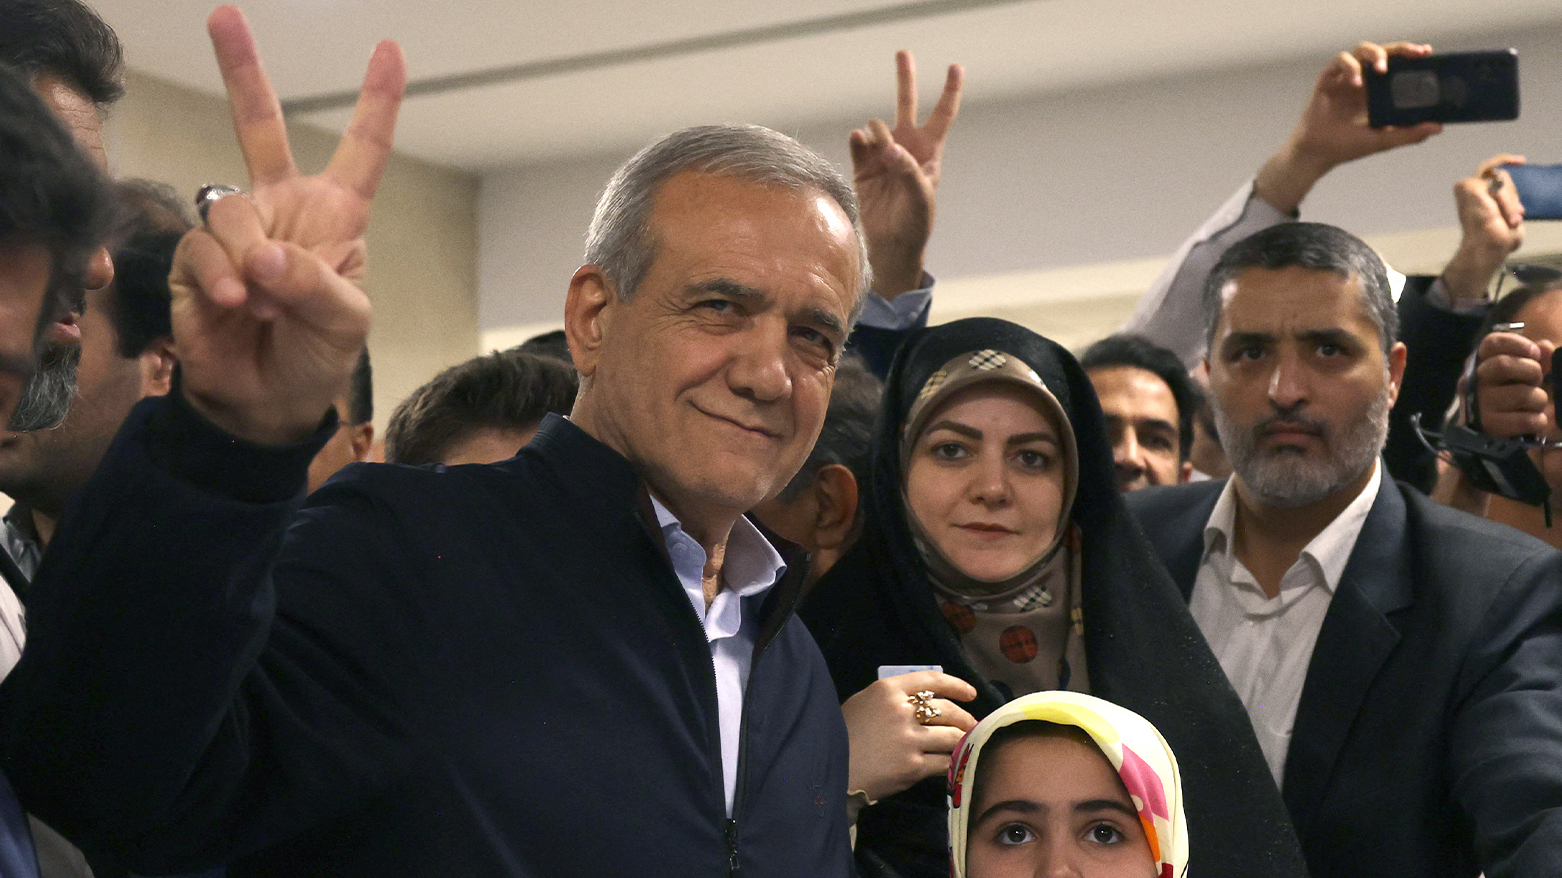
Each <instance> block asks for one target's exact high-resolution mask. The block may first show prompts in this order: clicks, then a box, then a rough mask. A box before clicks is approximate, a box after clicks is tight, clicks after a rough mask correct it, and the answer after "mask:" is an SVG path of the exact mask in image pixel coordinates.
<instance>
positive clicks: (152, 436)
mask: <svg viewBox="0 0 1562 878" xmlns="http://www.w3.org/2000/svg"><path fill="white" fill-rule="evenodd" d="M208 30H209V31H210V33H211V36H212V39H213V44H214V47H215V48H216V50H217V57H218V62H219V67H220V69H221V70H222V72H223V77H224V82H225V84H226V85H227V86H228V90H229V97H230V102H231V104H232V108H233V110H234V118H235V122H236V126H235V127H236V132H237V134H238V137H239V141H240V145H241V147H242V151H243V153H244V156H245V159H246V164H247V166H248V167H249V170H250V176H251V182H252V186H251V189H250V191H249V193H248V194H247V197H242V196H241V195H240V194H239V193H237V192H234V191H231V190H217V191H218V192H222V191H227V194H225V195H220V196H219V197H210V196H211V195H212V193H211V192H208V197H207V198H206V204H207V208H208V210H207V213H206V215H205V217H204V219H205V222H204V223H203V224H202V226H201V227H199V228H198V229H196V230H195V231H192V232H191V233H190V234H188V235H186V236H185V237H184V238H183V240H182V242H181V244H180V247H179V250H178V251H177V253H176V254H175V259H174V269H173V273H172V275H171V287H172V290H173V304H172V310H171V313H172V325H173V334H174V341H175V348H176V351H177V353H178V357H179V363H180V380H179V386H178V387H177V388H176V389H175V391H174V392H172V393H170V394H168V395H167V396H164V397H160V398H156V399H150V400H146V401H144V402H142V403H141V404H139V405H138V407H137V408H136V409H135V410H133V411H132V413H131V415H130V417H129V418H128V419H127V421H126V424H125V427H124V428H123V430H122V431H121V433H120V434H119V436H118V437H117V439H116V441H115V443H114V445H113V446H111V448H110V450H109V452H108V454H107V455H106V456H105V458H104V460H103V462H102V464H101V465H100V467H99V470H98V472H97V473H96V474H95V475H94V477H93V480H92V482H91V483H90V484H89V486H88V488H87V490H85V491H84V492H83V493H82V495H81V497H82V501H81V502H80V503H78V504H75V505H73V506H72V508H71V509H70V511H69V512H68V513H67V515H66V517H65V520H64V521H63V522H62V524H61V527H60V529H59V532H58V534H57V536H56V540H55V543H54V545H53V546H52V547H51V550H50V553H49V555H48V556H47V557H46V558H45V559H44V563H43V565H42V567H41V568H40V570H39V575H38V585H37V588H36V591H37V592H38V603H37V604H36V605H35V606H34V607H31V608H30V611H31V616H30V618H29V626H30V628H29V642H28V647H27V650H26V652H25V653H24V654H23V656H22V659H21V662H20V663H19V664H18V665H17V667H16V668H15V670H13V672H12V675H11V678H10V679H9V680H8V681H7V682H6V684H5V686H4V687H0V725H3V733H0V760H3V763H4V765H5V767H6V769H7V770H8V771H9V772H10V773H11V776H12V779H13V780H14V782H15V784H16V786H17V788H18V790H20V791H22V794H23V796H24V801H26V802H27V803H28V804H29V805H30V806H32V807H34V808H35V809H36V810H37V812H38V813H39V814H41V815H43V816H44V817H46V818H48V819H51V820H54V821H55V822H56V823H57V824H58V825H59V826H60V827H61V828H62V829H63V830H64V831H65V832H66V834H67V835H68V836H70V837H72V838H73V839H75V840H77V841H78V842H79V843H80V844H81V845H82V847H83V848H84V849H85V850H88V851H89V852H94V853H102V854H103V855H105V857H106V858H109V859H113V860H115V861H117V862H118V863H119V864H121V865H124V866H126V867H129V868H132V869H134V870H135V871H137V872H140V873H142V874H160V873H161V872H167V871H179V870H189V869H196V868H205V867H208V866H211V865H215V864H218V863H228V864H229V865H230V868H231V870H232V871H233V872H234V873H235V874H245V875H290V876H291V875H333V876H344V878H345V876H354V875H363V876H369V875H374V876H381V875H407V876H414V875H426V876H441V878H443V876H448V875H472V876H479V875H504V876H525V875H536V876H554V875H625V874H634V873H635V872H636V871H637V870H638V871H645V870H646V869H650V870H651V871H652V872H654V873H656V874H669V875H685V874H687V875H716V874H731V875H737V874H740V873H741V874H742V875H745V876H750V878H760V876H766V875H776V876H781V875H787V876H791V875H810V876H813V875H818V876H845V875H847V874H848V872H849V871H850V843H849V838H848V834H847V826H846V779H847V776H846V730H845V725H844V722H843V720H842V716H841V712H840V706H839V702H838V701H837V699H836V697H835V687H834V685H833V684H832V683H831V681H830V678H829V674H828V671H827V669H826V668H825V666H824V662H823V658H822V657H821V656H820V655H819V652H818V648H817V647H816V646H815V645H814V644H813V641H812V638H811V637H810V636H809V635H808V632H807V631H806V629H804V628H803V627H802V623H801V622H800V621H798V620H796V619H795V618H793V616H792V613H791V608H792V605H793V604H794V603H795V601H796V595H797V591H798V589H799V588H800V585H801V579H802V577H803V574H804V568H805V566H806V565H805V564H804V563H802V559H801V558H799V557H798V556H797V555H795V554H792V553H790V552H789V553H788V555H789V557H783V556H782V555H781V554H780V552H779V551H778V550H777V549H776V548H775V547H773V546H772V545H771V544H770V543H769V542H768V541H766V539H765V538H764V536H763V535H762V534H761V533H760V532H759V530H758V529H757V528H756V527H755V526H754V525H753V524H752V523H751V522H750V521H749V520H748V519H747V518H745V517H744V513H745V512H746V511H747V510H749V509H751V508H752V507H753V506H754V505H755V504H757V503H758V502H759V501H760V500H762V499H763V498H764V497H766V496H769V495H771V494H774V493H776V492H779V491H780V490H781V488H782V487H783V486H784V485H785V484H786V482H787V480H788V479H790V478H791V477H792V475H793V474H794V473H795V472H796V471H797V470H798V469H799V468H800V466H801V465H802V463H803V461H804V459H805V458H806V457H807V455H808V450H809V448H810V447H811V446H812V444H813V442H814V440H815V438H816V437H817V436H818V433H819V430H820V427H821V424H822V422H823V419H824V413H825V409H826V406H827V404H828V401H829V397H830V389H831V387H832V384H833V381H834V374H835V368H836V363H837V359H838V357H839V355H840V351H841V349H842V347H843V345H844V343H845V340H846V336H847V334H848V333H849V331H850V328H851V325H852V323H853V322H854V321H855V319H856V317H857V316H858V313H859V311H860V309H861V303H862V300H863V297H864V296H865V294H866V291H867V289H868V287H869V269H868V259H867V255H866V252H865V247H864V246H863V237H862V233H861V231H860V225H859V224H858V219H857V210H856V199H855V197H853V195H852V192H851V187H850V184H849V183H848V182H847V181H846V180H845V179H844V178H842V177H841V176H840V174H839V172H838V171H836V170H835V169H834V168H833V167H831V166H830V165H829V164H828V163H826V162H825V161H823V160H822V159H821V158H819V157H818V156H817V155H815V154H813V153H811V152H809V151H808V150H806V149H805V148H804V147H802V146H801V145H800V144H797V143H796V142H795V141H792V140H791V139H789V138H786V137H785V136H784V135H780V134H777V133H775V132H773V131H768V130H766V129H760V128H753V127H743V126H736V127H735V126H709V127H701V128H693V129H685V130H684V131H681V132H676V133H674V134H671V135H668V136H667V137H665V138H663V139H661V140H659V141H657V142H656V143H654V144H652V145H651V146H649V147H647V148H646V149H645V150H643V151H641V152H640V153H639V154H637V155H636V157H635V158H633V159H631V160H630V161H629V162H628V163H626V164H625V165H624V167H623V168H621V169H620V171H619V173H618V174H616V175H615V176H614V178H613V179H612V180H611V181H610V182H609V184H608V187H607V189H606V190H605V192H604V195H603V197H602V200H601V201H600V202H599V208H598V211H597V214H596V216H595V217H594V219H593V222H592V225H591V227H590V230H589V232H588V235H587V248H586V259H585V262H586V264H585V265H583V266H582V267H581V268H580V269H579V270H577V271H576V272H575V274H574V276H573V277H572V278H571V279H570V281H569V285H568V293H567V295H566V297H565V302H564V315H565V327H566V332H567V335H568V339H569V348H570V352H571V354H572V355H573V358H574V362H575V365H576V368H577V370H578V371H579V373H580V375H581V382H580V391H579V394H578V396H577V397H576V400H575V405H574V407H573V409H572V410H571V414H570V417H569V419H568V420H566V419H564V418H561V417H558V416H552V417H549V418H548V419H547V420H546V421H544V423H543V424H542V426H541V428H540V429H539V432H538V435H537V438H536V439H535V440H534V441H533V442H532V443H530V444H529V445H528V446H527V447H526V449H525V450H523V451H522V452H521V454H520V455H518V456H517V457H516V458H513V459H512V460H510V461H507V462H505V463H502V464H498V465H494V466H470V467H452V468H449V469H443V468H435V469H418V468H411V467H398V466H358V467H349V468H347V470H346V471H344V472H343V473H342V474H341V475H339V476H338V477H336V478H335V479H333V480H331V481H330V482H329V483H328V484H327V485H326V486H324V487H323V488H322V489H321V490H319V491H317V492H315V493H314V494H313V495H311V496H310V497H309V499H308V500H307V501H305V505H304V506H303V508H302V509H299V508H298V503H299V502H300V501H301V500H302V495H303V487H304V484H305V478H306V475H307V465H308V462H309V460H310V459H311V458H312V457H313V456H314V454H315V452H316V451H317V450H318V448H319V447H320V446H321V445H322V444H323V443H324V442H325V441H326V439H327V438H328V437H329V435H330V434H331V433H333V432H334V428H335V426H336V416H335V414H334V413H333V412H332V404H333V402H334V401H335V400H336V399H337V398H339V397H340V396H341V394H342V392H343V391H344V390H345V389H346V387H347V385H348V380H349V377H350V375H351V372H352V369H353V367H354V365H355V364H356V363H357V361H358V358H359V353H360V351H361V350H362V349H363V345H364V339H365V336H366V334H367V331H368V322H369V310H370V309H369V302H368V298H367V296H365V295H364V292H363V290H362V288H361V287H360V286H359V284H360V283H361V282H362V279H363V277H364V271H365V264H366V263H365V258H366V251H367V245H366V244H365V242H364V239H363V235H364V233H365V231H366V230H367V227H368V221H369V208H370V205H371V203H372V200H373V197H374V194H375V191H376V188H377V186H378V184H379V181H380V178H381V174H382V173H383V171H384V169H385V165H386V163H387V162H388V161H389V158H390V155H389V153H390V143H391V138H392V134H393V131H394V127H395V117H396V113H397V110H398V108H399V105H400V100H401V96H402V93H403V90H404V87H405V82H406V68H405V64H404V61H403V59H402V57H401V53H400V50H399V49H398V48H397V47H396V46H395V45H394V44H392V43H382V44H381V45H380V46H379V47H378V48H377V49H376V51H375V53H374V54H373V56H372V57H371V60H370V64H369V71H368V74H367V75H366V77H365V80H364V88H363V91H362V93H361V95H360V99H359V104H358V107H357V109H356V110H355V114H354V122H353V124H351V125H350V126H349V128H348V130H347V132H346V133H345V134H344V136H343V139H342V142H341V144H340V146H339V147H338V149H337V152H336V154H335V157H334V158H333V159H332V160H331V162H330V164H329V165H328V166H327V168H326V170H325V171H324V172H322V173H321V174H318V175H314V176H303V175H302V174H301V173H300V172H299V170H298V168H297V166H296V165H295V164H294V162H293V157H292V154H291V151H290V149H289V148H288V145H287V132H286V125H285V123H284V120H283V116H282V112H281V108H280V105H279V103H278V101H277V99H276V95H275V93H274V92H273V90H272V89H271V87H270V85H269V83H268V81H267V80H266V78H265V74H264V72H263V70H262V67H261V64H260V59H259V54H258V50H257V48H256V46H255V42H254V38H253V35H252V34H251V32H250V30H249V28H248V25H247V24H246V22H245V21H244V19H243V16H242V14H241V13H239V11H238V10H237V9H234V8H232V7H223V8H220V9H218V10H217V11H216V12H214V13H213V14H212V15H211V17H210V18H209V19H208ZM430 510H437V514H430ZM602 830H606V831H605V832H603V831H602Z"/></svg>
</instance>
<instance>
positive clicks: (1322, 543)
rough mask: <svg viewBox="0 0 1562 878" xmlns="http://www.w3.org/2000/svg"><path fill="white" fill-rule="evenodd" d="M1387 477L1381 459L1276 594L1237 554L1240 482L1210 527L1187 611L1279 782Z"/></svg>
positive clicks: (1229, 486)
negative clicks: (1320, 644)
mask: <svg viewBox="0 0 1562 878" xmlns="http://www.w3.org/2000/svg"><path fill="white" fill-rule="evenodd" d="M1382 483H1383V470H1382V464H1381V462H1374V463H1373V467H1372V478H1371V479H1370V480H1369V481H1368V482H1367V485H1366V487H1364V488H1363V489H1362V491H1361V493H1360V494H1359V495H1357V496H1356V498H1355V499H1354V500H1352V501H1351V503H1350V505H1349V506H1346V507H1345V510H1344V511H1343V512H1341V513H1340V514H1339V515H1338V516H1337V517H1335V519H1334V520H1333V521H1331V522H1329V526H1328V527H1325V528H1324V529H1323V531H1322V532H1320V533H1319V534H1318V536H1316V537H1314V538H1313V540H1312V542H1310V543H1308V544H1307V546H1306V548H1304V549H1302V552H1301V555H1300V556H1299V557H1298V558H1297V559H1296V563H1295V564H1293V565H1291V569H1289V570H1287V571H1286V572H1285V575H1284V576H1282V577H1281V579H1280V594H1279V595H1277V596H1275V597H1273V598H1271V597H1267V596H1266V595H1265V594H1264V590H1263V589H1262V588H1261V587H1260V586H1259V585H1258V581H1257V580H1256V579H1254V577H1253V574H1252V573H1250V572H1249V571H1248V569H1247V567H1246V566H1244V565H1243V564H1242V562H1241V561H1239V560H1237V557H1236V555H1235V554H1233V534H1234V533H1235V524H1236V513H1237V493H1236V487H1235V481H1228V482H1226V487H1225V490H1223V491H1222V492H1221V494H1220V499H1219V500H1217V501H1216V502H1215V510H1214V511H1213V512H1212V513H1210V517H1209V524H1208V525H1206V526H1205V528H1204V557H1203V560H1202V561H1201V562H1200V564H1199V575H1198V578H1197V579H1196V580H1194V584H1193V597H1192V600H1190V601H1189V604H1188V609H1189V610H1190V611H1192V613H1193V619H1194V621H1195V622H1197V623H1198V625H1199V630H1201V631H1203V632H1204V639H1205V640H1208V641H1209V645H1210V649H1212V650H1214V652H1215V658H1217V659H1219V660H1220V666H1221V668H1223V669H1224V670H1225V672H1226V677H1227V678H1229V679H1230V680H1231V685H1232V688H1234V689H1236V690H1237V695H1238V697H1240V698H1241V699H1242V704H1243V705H1244V706H1245V707H1246V708H1247V713H1248V716H1249V717H1250V718H1251V719H1252V721H1253V731H1254V732H1256V733H1257V734H1258V744H1259V746H1260V747H1261V748H1263V751H1264V759H1265V761H1267V762H1268V763H1269V771H1270V773H1272V774H1273V775H1274V778H1275V783H1276V784H1279V783H1280V782H1281V780H1282V778H1283V777H1284V775H1285V757H1286V752H1287V750H1289V748H1290V746H1291V728H1292V726H1294V725H1295V723H1296V706H1297V703H1298V702H1299V701H1300V700H1301V697H1302V684H1303V683H1305V682H1306V680H1307V666H1308V664H1309V663H1311V661H1312V655H1313V645H1314V644H1315V643H1317V641H1318V629H1319V628H1320V627H1322V625H1323V617H1324V614H1325V613H1327V612H1328V610H1329V601H1331V600H1333V598H1334V591H1335V589H1336V588H1338V587H1339V584H1340V575H1341V574H1342V573H1344V572H1345V564H1346V562H1347V561H1349V560H1350V554H1351V550H1352V549H1354V548H1355V546H1356V538H1357V537H1358V536H1359V535H1360V534H1361V526H1362V524H1363V522H1365V521H1366V520H1367V513H1368V512H1369V511H1371V509H1372V504H1373V501H1375V500H1376V499H1377V496H1378V490H1379V488H1380V486H1381V485H1382Z"/></svg>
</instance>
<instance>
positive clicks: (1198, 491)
mask: <svg viewBox="0 0 1562 878" xmlns="http://www.w3.org/2000/svg"><path fill="white" fill-rule="evenodd" d="M1225 486H1226V482H1225V480H1224V479H1209V480H1206V481H1202V482H1189V483H1187V484H1184V485H1160V486H1156V487H1151V488H1140V489H1139V490H1137V491H1130V492H1128V493H1127V494H1124V495H1123V502H1124V503H1125V504H1127V506H1128V511H1129V512H1131V513H1133V515H1134V517H1136V518H1138V519H1140V520H1141V521H1144V520H1146V519H1147V518H1160V517H1163V516H1165V515H1168V514H1173V513H1181V512H1187V511H1189V510H1191V509H1196V508H1199V507H1202V506H1204V505H1205V504H1209V505H1211V506H1213V505H1214V502H1215V498H1216V497H1218V496H1220V492H1221V489H1223V488H1224V487H1225Z"/></svg>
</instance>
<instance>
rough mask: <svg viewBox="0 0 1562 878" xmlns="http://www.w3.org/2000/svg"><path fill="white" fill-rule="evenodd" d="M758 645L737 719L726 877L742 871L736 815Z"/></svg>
mask: <svg viewBox="0 0 1562 878" xmlns="http://www.w3.org/2000/svg"><path fill="white" fill-rule="evenodd" d="M768 645H769V644H768V643H766V644H759V645H757V646H756V648H755V649H754V657H753V659H751V660H750V661H749V666H748V680H747V681H745V682H744V685H743V706H742V709H743V712H742V714H740V715H739V718H738V769H737V771H738V782H737V787H736V788H735V789H734V790H733V793H732V816H731V817H729V818H727V876H728V878H738V875H739V873H740V872H741V871H742V868H743V867H742V864H740V863H739V862H738V813H739V812H740V811H741V810H742V808H743V788H744V786H746V783H745V782H746V781H747V780H748V696H749V692H751V691H753V688H754V687H753V686H751V685H749V684H750V683H752V682H753V681H754V669H755V668H757V667H759V657H760V656H762V655H764V652H765V646H768ZM715 664H716V662H715V659H712V660H711V672H712V673H715Z"/></svg>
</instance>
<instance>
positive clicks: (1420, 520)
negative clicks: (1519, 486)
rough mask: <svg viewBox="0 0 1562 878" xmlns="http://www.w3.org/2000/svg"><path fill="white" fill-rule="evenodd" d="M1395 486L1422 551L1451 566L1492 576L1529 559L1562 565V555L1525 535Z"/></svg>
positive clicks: (1401, 485) (1503, 525)
mask: <svg viewBox="0 0 1562 878" xmlns="http://www.w3.org/2000/svg"><path fill="white" fill-rule="evenodd" d="M1396 484H1397V487H1398V488H1399V491H1400V493H1401V494H1402V495H1403V496H1404V498H1405V509H1406V516H1407V519H1408V522H1409V525H1410V526H1411V527H1412V528H1414V529H1416V530H1417V531H1418V532H1419V534H1418V535H1419V537H1420V539H1419V540H1418V542H1419V544H1420V545H1421V546H1422V547H1423V551H1431V552H1435V553H1436V554H1437V555H1438V556H1439V557H1440V558H1446V559H1447V561H1448V562H1449V563H1450V564H1454V565H1457V566H1462V567H1467V568H1469V569H1471V570H1476V571H1481V570H1484V571H1487V572H1488V573H1491V574H1496V573H1499V572H1501V571H1507V570H1511V569H1512V567H1513V566H1514V565H1515V564H1516V563H1518V562H1520V561H1524V560H1528V559H1538V560H1539V561H1540V562H1543V563H1549V564H1552V565H1562V551H1558V550H1557V549H1555V548H1553V547H1552V546H1550V545H1547V544H1546V543H1545V542H1543V541H1541V540H1539V539H1536V538H1535V537H1533V536H1530V535H1529V534H1527V533H1524V532H1523V531H1520V530H1518V529H1516V528H1512V527H1509V526H1508V525H1505V524H1499V523H1497V522H1495V521H1488V520H1486V519H1484V518H1481V517H1480V516H1477V515H1471V514H1470V513H1468V512H1464V511H1461V510H1458V509H1454V508H1452V507H1449V506H1445V505H1443V504H1441V503H1438V502H1436V501H1435V500H1432V499H1431V498H1429V497H1427V496H1426V495H1425V494H1422V493H1421V492H1420V491H1418V490H1416V489H1415V488H1414V487H1412V486H1410V485H1405V484H1398V483H1396Z"/></svg>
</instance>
